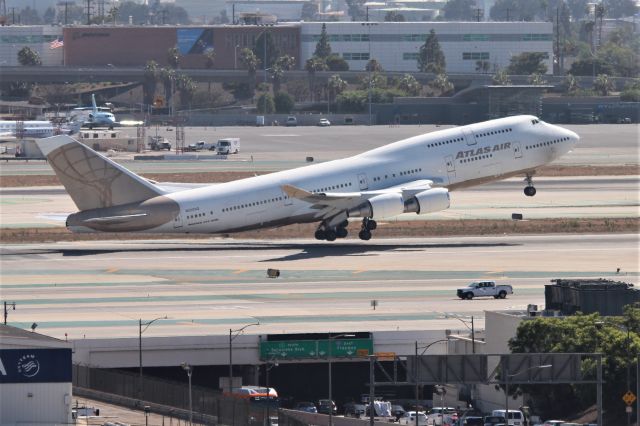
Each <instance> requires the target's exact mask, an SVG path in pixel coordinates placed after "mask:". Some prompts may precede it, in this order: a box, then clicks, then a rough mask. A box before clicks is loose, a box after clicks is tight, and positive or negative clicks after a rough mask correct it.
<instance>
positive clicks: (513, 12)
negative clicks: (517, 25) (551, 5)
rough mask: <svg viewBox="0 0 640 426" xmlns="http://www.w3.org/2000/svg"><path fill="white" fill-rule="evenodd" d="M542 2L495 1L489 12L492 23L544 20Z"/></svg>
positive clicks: (521, 0) (523, 0)
mask: <svg viewBox="0 0 640 426" xmlns="http://www.w3.org/2000/svg"><path fill="white" fill-rule="evenodd" d="M545 15H546V9H545V7H544V2H543V0H496V2H495V4H494V5H493V7H492V8H491V9H490V10H489V16H490V17H491V19H492V20H494V21H534V20H536V19H540V20H544V18H546V16H545Z"/></svg>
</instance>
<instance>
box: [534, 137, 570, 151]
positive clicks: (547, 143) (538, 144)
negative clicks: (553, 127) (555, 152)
mask: <svg viewBox="0 0 640 426" xmlns="http://www.w3.org/2000/svg"><path fill="white" fill-rule="evenodd" d="M568 140H569V138H568V137H565V138H560V139H554V140H552V141H546V142H540V143H536V144H533V145H527V146H526V148H525V149H533V148H541V147H543V146H550V145H553V144H554V143H560V142H565V141H568Z"/></svg>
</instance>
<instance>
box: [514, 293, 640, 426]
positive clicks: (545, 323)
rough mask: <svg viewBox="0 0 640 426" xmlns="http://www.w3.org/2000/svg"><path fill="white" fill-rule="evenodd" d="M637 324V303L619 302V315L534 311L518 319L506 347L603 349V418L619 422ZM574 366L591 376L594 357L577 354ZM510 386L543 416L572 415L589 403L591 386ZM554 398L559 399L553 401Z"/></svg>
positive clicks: (637, 346) (638, 341) (639, 345)
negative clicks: (621, 304) (558, 315)
mask: <svg viewBox="0 0 640 426" xmlns="http://www.w3.org/2000/svg"><path fill="white" fill-rule="evenodd" d="M639 324H640V309H638V307H637V306H630V305H629V306H626V307H625V314H624V316H623V317H600V316H599V315H598V314H591V315H581V314H578V315H573V316H568V317H563V318H544V317H539V318H535V319H532V320H530V321H522V322H521V323H520V325H519V326H518V330H517V332H516V336H515V337H514V338H513V339H511V340H510V341H509V347H510V348H511V351H512V352H514V353H536V352H537V353H567V352H574V353H575V352H583V353H591V352H600V353H603V354H604V357H603V364H602V366H603V377H606V380H605V381H604V384H603V405H604V412H605V419H604V420H605V422H604V424H616V425H619V424H624V422H625V420H626V416H625V414H624V403H623V402H622V400H621V398H620V395H624V393H625V392H626V391H627V387H626V373H627V368H628V366H630V367H633V368H635V360H634V359H633V355H632V354H636V353H638V351H639V350H640V336H639V334H638V333H639V332H640V327H639ZM627 329H628V330H629V338H628V339H627V331H626V330H627ZM579 368H580V371H581V372H582V374H583V376H585V377H594V378H595V372H596V371H595V370H596V363H595V360H593V359H588V358H587V359H583V360H582V361H581V365H580V367H579ZM633 386H635V383H634V384H633ZM518 388H520V389H518ZM632 389H635V388H634V387H632ZM513 391H514V392H517V393H520V392H523V393H526V394H527V395H528V396H529V398H530V401H527V405H529V406H530V407H531V409H532V411H535V412H536V413H540V415H541V416H542V417H545V418H554V417H556V416H558V417H560V416H563V417H572V415H575V414H576V413H579V412H581V411H582V410H583V409H585V408H586V407H589V406H592V405H593V404H594V403H595V397H594V394H595V392H594V387H593V386H584V385H582V386H581V385H570V384H567V385H535V386H534V385H520V386H513ZM558 401H562V402H563V403H562V404H558ZM623 419H624V420H623Z"/></svg>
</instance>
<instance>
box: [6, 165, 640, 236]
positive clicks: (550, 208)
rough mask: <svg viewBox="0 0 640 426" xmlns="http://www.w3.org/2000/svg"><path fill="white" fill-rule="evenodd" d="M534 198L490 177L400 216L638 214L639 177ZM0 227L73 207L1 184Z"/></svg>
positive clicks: (567, 181)
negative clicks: (435, 206) (440, 204)
mask: <svg viewBox="0 0 640 426" xmlns="http://www.w3.org/2000/svg"><path fill="white" fill-rule="evenodd" d="M536 187H537V189H538V193H537V195H536V196H535V197H526V196H524V195H523V194H522V189H523V188H524V183H523V182H522V179H518V178H514V179H508V180H506V181H501V182H495V183H492V184H488V185H483V186H479V187H475V188H470V189H466V190H460V191H454V192H452V194H451V207H450V208H449V209H448V210H445V211H442V212H438V213H433V214H429V215H421V216H420V215H416V214H403V215H401V216H399V217H398V219H400V220H443V219H510V218H511V214H512V213H516V212H517V213H522V214H523V216H524V218H525V219H547V218H598V217H609V218H621V217H638V211H639V208H640V201H639V199H638V188H639V187H640V178H639V177H638V176H598V177H572V178H566V177H556V178H551V177H549V178H546V177H541V178H538V179H536ZM0 196H2V198H1V199H0V222H1V226H2V227H11V228H25V227H51V226H64V219H65V218H66V216H67V215H68V214H70V213H73V212H75V211H76V210H77V209H76V207H75V205H74V204H73V202H72V201H71V198H70V197H69V196H68V195H67V193H66V191H65V190H64V188H62V187H39V188H0Z"/></svg>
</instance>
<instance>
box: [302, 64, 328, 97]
mask: <svg viewBox="0 0 640 426" xmlns="http://www.w3.org/2000/svg"><path fill="white" fill-rule="evenodd" d="M304 69H305V70H307V72H308V73H309V92H310V93H311V100H312V101H313V93H314V91H315V88H316V72H318V71H324V70H326V69H327V64H325V62H324V61H323V60H322V58H318V57H317V56H312V57H311V58H309V59H307V62H306V63H305V65H304Z"/></svg>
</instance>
